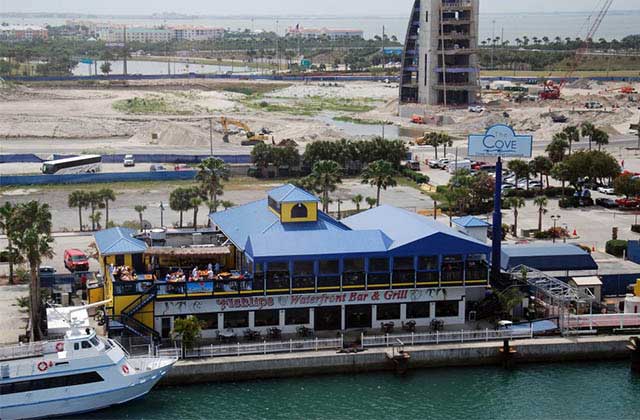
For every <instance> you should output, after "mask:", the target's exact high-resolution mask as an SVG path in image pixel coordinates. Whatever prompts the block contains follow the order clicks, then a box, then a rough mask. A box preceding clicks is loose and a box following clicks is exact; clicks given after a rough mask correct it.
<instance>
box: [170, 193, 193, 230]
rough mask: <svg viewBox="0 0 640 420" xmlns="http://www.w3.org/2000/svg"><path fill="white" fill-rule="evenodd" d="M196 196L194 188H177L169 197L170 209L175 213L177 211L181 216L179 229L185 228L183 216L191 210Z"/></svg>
mask: <svg viewBox="0 0 640 420" xmlns="http://www.w3.org/2000/svg"><path fill="white" fill-rule="evenodd" d="M194 195H195V189H194V188H176V189H175V190H173V191H171V194H170V195H169V208H171V210H173V211H177V212H178V213H179V214H180V224H179V227H180V229H182V227H183V217H182V216H183V214H184V212H185V211H187V210H189V209H191V207H190V206H191V203H190V202H191V198H192V197H194Z"/></svg>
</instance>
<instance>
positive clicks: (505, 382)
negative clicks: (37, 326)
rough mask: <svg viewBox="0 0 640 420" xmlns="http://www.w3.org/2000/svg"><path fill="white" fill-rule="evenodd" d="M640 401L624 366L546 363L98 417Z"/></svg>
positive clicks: (169, 398)
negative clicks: (510, 368) (511, 368)
mask: <svg viewBox="0 0 640 420" xmlns="http://www.w3.org/2000/svg"><path fill="white" fill-rule="evenodd" d="M639 397H640V375H637V374H633V373H632V372H631V371H630V369H629V364H628V363H625V362H603V363H571V364H537V365H521V366H517V367H516V368H515V369H513V370H505V369H502V368H498V367H478V368H447V369H425V370H415V371H410V372H409V374H408V375H406V376H395V375H393V374H391V373H371V374H360V375H333V376H314V377H304V378H293V379H276V380H260V381H252V382H238V383H221V384H208V385H194V386H182V387H166V388H157V389H156V390H154V391H152V392H151V393H150V394H149V395H147V396H146V397H145V398H144V399H141V400H138V401H134V402H130V403H128V404H126V405H123V406H119V407H114V408H110V409H107V410H103V411H100V412H98V413H94V414H91V416H90V417H91V418H93V419H116V418H117V419H154V420H155V419H171V420H176V419H212V418H215V419H225V420H229V419H242V420H250V419H351V420H353V419H419V418H420V419H423V418H424V419H427V418H428V419H531V418H536V419H573V418H579V419H614V418H615V419H637V418H638V398H639ZM78 418H80V417H78ZM83 418H86V415H85V416H83Z"/></svg>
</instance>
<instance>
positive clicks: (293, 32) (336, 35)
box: [287, 25, 364, 40]
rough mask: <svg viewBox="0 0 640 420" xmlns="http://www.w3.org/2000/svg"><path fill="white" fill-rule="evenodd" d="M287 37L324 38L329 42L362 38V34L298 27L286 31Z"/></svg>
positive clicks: (357, 31)
mask: <svg viewBox="0 0 640 420" xmlns="http://www.w3.org/2000/svg"><path fill="white" fill-rule="evenodd" d="M287 36H294V37H300V38H302V39H317V38H322V37H324V36H326V37H327V38H329V39H331V40H336V39H345V38H364V32H363V31H361V30H359V29H327V28H320V29H311V28H303V27H302V26H300V25H296V26H293V27H291V28H289V29H287Z"/></svg>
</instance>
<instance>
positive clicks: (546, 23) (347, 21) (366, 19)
mask: <svg viewBox="0 0 640 420" xmlns="http://www.w3.org/2000/svg"><path fill="white" fill-rule="evenodd" d="M405 3H406V11H404V10H400V9H398V12H397V13H396V14H394V15H380V16H342V17H336V16H330V17H328V16H318V17H312V16H257V17H253V18H252V17H251V16H246V17H223V16H219V17H215V16H211V17H208V16H207V17H202V18H193V19H179V20H175V19H155V20H154V19H148V18H147V19H141V18H140V19H136V18H107V17H96V18H94V19H91V20H94V21H101V22H102V21H113V22H119V23H126V24H128V25H142V26H154V25H162V24H165V23H166V24H168V25H190V24H192V25H206V26H215V27H223V28H228V29H230V30H238V29H240V30H244V29H251V28H253V29H254V30H266V31H276V30H277V32H278V33H279V34H284V33H285V32H286V29H287V28H288V27H291V26H295V25H297V24H300V25H301V26H303V27H309V28H321V27H328V28H358V29H362V30H363V31H364V33H365V36H366V37H367V38H372V37H373V36H374V35H380V34H381V33H382V26H385V28H386V33H387V34H388V35H389V36H392V35H396V36H397V37H398V38H399V39H400V40H401V42H404V35H405V32H406V30H407V23H408V21H409V12H410V6H409V3H410V2H405ZM403 7H405V6H403ZM590 15H591V13H586V12H576V13H527V14H524V13H481V14H480V39H481V40H482V39H486V38H489V37H491V36H492V34H494V33H495V36H501V33H502V29H504V39H508V40H511V41H513V40H514V39H515V38H518V37H522V36H524V35H527V36H528V37H529V38H532V37H533V36H538V37H539V38H542V37H543V36H548V37H549V38H551V39H553V38H555V37H556V36H559V37H561V38H563V39H564V38H565V37H571V38H575V37H577V36H580V37H582V38H584V37H585V36H586V34H587V26H586V25H585V22H586V21H587V19H588V18H589V16H590ZM638 19H640V11H628V12H623V11H612V12H609V14H608V15H607V16H606V17H605V19H604V21H603V22H602V26H601V27H600V30H599V31H598V33H597V34H596V36H595V37H594V38H595V39H598V38H600V37H604V38H607V39H613V38H616V39H618V40H620V39H622V38H623V37H625V36H627V35H630V34H637V33H639V32H640V31H639V30H638V27H637V22H638ZM0 20H1V21H3V22H9V23H16V24H22V23H24V24H27V23H29V24H38V25H44V24H49V25H62V24H64V23H65V21H66V20H67V19H66V18H14V17H2V15H1V14H0ZM79 20H83V19H79ZM276 21H277V23H276ZM493 21H495V32H494V25H493Z"/></svg>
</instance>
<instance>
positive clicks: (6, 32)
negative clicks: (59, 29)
mask: <svg viewBox="0 0 640 420" xmlns="http://www.w3.org/2000/svg"><path fill="white" fill-rule="evenodd" d="M48 38H49V31H48V30H47V28H44V27H42V26H35V25H8V26H0V39H2V40H8V41H32V40H34V39H48Z"/></svg>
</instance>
